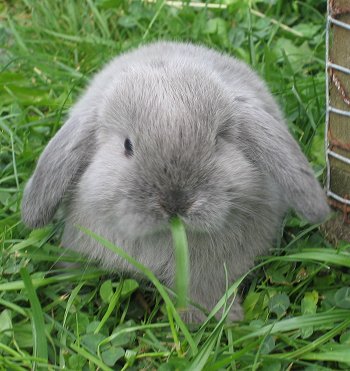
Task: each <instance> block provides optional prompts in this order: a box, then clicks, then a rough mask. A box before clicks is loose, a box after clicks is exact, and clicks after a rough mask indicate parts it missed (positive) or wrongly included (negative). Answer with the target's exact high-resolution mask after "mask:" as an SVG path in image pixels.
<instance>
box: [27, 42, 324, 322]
mask: <svg viewBox="0 0 350 371" xmlns="http://www.w3.org/2000/svg"><path fill="white" fill-rule="evenodd" d="M125 138H130V139H131V141H132V143H133V148H134V155H133V156H131V157H127V156H125V153H124V147H123V146H124V144H123V143H124V140H125ZM63 197H64V198H65V199H66V200H67V202H66V207H65V230H64V234H63V239H62V245H63V246H65V247H67V248H72V249H75V250H78V251H80V252H82V253H83V254H87V255H88V256H90V257H91V258H92V259H97V260H99V261H101V262H102V264H103V265H104V266H106V267H108V268H109V269H112V270H116V271H120V272H125V271H127V272H132V271H133V268H132V267H131V266H129V265H128V264H127V263H126V262H125V261H123V260H122V259H120V258H119V257H118V256H116V255H114V254H112V253H111V252H110V251H109V250H107V249H106V248H104V247H102V246H101V245H99V244H98V243H96V241H95V240H93V239H92V238H90V237H88V236H86V235H84V234H83V233H81V232H80V231H79V230H78V229H77V228H76V225H82V226H84V227H86V228H89V229H91V230H92V231H94V232H96V233H98V234H100V235H101V236H103V237H105V238H107V239H109V240H110V241H112V242H113V243H115V244H116V245H118V246H120V247H122V248H123V249H125V250H126V251H127V252H128V253H129V254H131V255H132V256H133V257H135V258H136V259H138V261H139V262H141V263H142V264H144V265H146V266H148V267H149V268H151V269H152V270H153V271H154V272H155V273H156V274H157V276H158V277H159V278H160V279H161V280H162V281H163V282H164V283H165V284H167V285H169V286H171V285H172V283H173V278H174V257H173V248H172V244H171V236H170V232H169V227H168V219H169V215H171V214H173V213H176V212H177V213H179V214H180V216H181V217H182V219H183V221H184V222H185V223H186V226H187V233H188V239H189V246H190V266H191V272H190V274H191V283H190V296H191V299H192V300H193V301H195V302H198V303H199V304H201V305H202V306H204V307H206V308H207V309H211V308H212V307H213V306H214V304H215V303H216V301H217V300H218V299H219V298H220V297H221V296H222V295H223V293H224V291H225V283H226V282H225V270H224V263H225V264H226V267H227V271H228V278H229V283H231V282H232V281H233V280H235V279H236V278H237V277H238V276H240V275H241V274H243V273H244V272H246V271H247V270H248V269H249V268H250V267H251V266H252V265H253V262H254V259H255V258H256V256H257V255H259V254H261V253H264V252H265V251H266V250H267V249H268V248H269V247H271V246H272V245H273V242H274V239H275V236H276V234H277V231H278V228H279V226H280V224H281V221H282V218H283V216H284V215H285V213H286V211H287V210H288V208H294V209H295V210H296V211H297V212H298V213H299V214H300V215H302V216H304V217H305V218H307V219H308V220H309V221H310V222H319V221H321V220H323V219H324V218H325V217H326V216H327V214H328V211H329V210H328V206H327V203H326V199H325V196H324V194H323V191H322V189H321V187H320V185H319V184H318V182H317V181H316V179H315V177H314V174H313V172H312V169H311V168H310V166H309V164H308V162H307V160H306V158H305V156H304V155H303V154H302V153H301V151H300V149H299V146H298V144H297V143H296V141H295V140H294V139H293V138H292V136H291V135H290V134H289V132H288V130H287V127H286V125H285V122H284V119H283V116H282V114H281V112H280V110H279V108H278V106H277V104H276V103H275V101H274V99H273V97H272V96H271V94H270V93H269V92H268V90H267V88H266V86H265V84H264V83H263V81H262V80H261V79H260V78H259V77H258V76H257V75H256V74H255V73H254V72H253V71H252V70H251V69H250V68H249V67H248V66H247V65H245V64H244V63H242V62H240V61H238V60H236V59H234V58H232V57H229V56H225V55H222V54H219V53H217V52H215V51H213V50H209V49H207V48H204V47H200V46H194V45H191V44H182V43H171V42H159V43H155V44H151V45H147V46H144V47H141V48H139V49H137V50H135V51H132V52H130V53H127V54H124V55H122V56H119V57H117V58H115V59H114V60H112V62H111V63H109V64H108V65H107V66H106V67H105V68H104V69H103V70H102V71H101V72H100V73H99V74H97V75H96V76H95V78H94V79H93V80H92V83H91V84H90V86H89V88H88V89H87V91H86V93H85V95H83V96H82V98H81V99H80V101H79V102H78V103H77V105H76V106H75V107H74V108H73V110H72V112H71V114H70V117H69V119H68V121H67V122H66V124H65V125H64V126H63V127H62V128H61V129H60V130H59V131H58V133H57V134H56V136H55V137H54V138H53V139H52V140H51V141H50V142H49V144H48V146H47V148H46V149H45V151H44V152H43V154H42V155H41V157H40V159H39V162H38V165H37V168H36V170H35V172H34V175H33V176H32V178H31V179H30V181H29V182H28V184H27V186H26V189H25V192H24V197H23V203H22V217H23V221H24V222H25V223H26V224H27V225H28V226H30V227H39V226H42V225H44V224H46V223H48V222H49V221H50V219H51V218H52V217H53V215H54V213H55V211H56V209H57V207H58V206H59V204H60V202H61V201H62V199H63ZM240 317H241V308H240V306H239V304H236V306H235V307H234V308H233V310H232V314H231V318H232V319H237V318H240ZM200 319H202V316H201V315H200V313H199V312H196V311H195V310H193V311H192V310H191V311H190V312H189V313H188V315H187V320H189V321H199V320H200Z"/></svg>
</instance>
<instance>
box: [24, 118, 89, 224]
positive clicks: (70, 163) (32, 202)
mask: <svg viewBox="0 0 350 371" xmlns="http://www.w3.org/2000/svg"><path fill="white" fill-rule="evenodd" d="M81 116H83V115H81ZM90 121H91V120H90ZM95 125H96V124H95V122H87V120H86V118H85V119H83V118H82V117H80V115H79V114H78V112H75V114H74V113H73V115H72V116H71V117H70V118H69V119H68V121H67V122H66V123H65V124H64V125H63V126H62V128H61V129H60V130H59V131H58V132H57V134H56V135H55V136H54V137H53V138H52V139H51V140H50V142H49V144H48V145H47V147H46V148H45V150H44V152H43V153H42V154H41V156H40V158H39V161H38V164H37V166H36V169H35V172H34V174H33V175H32V177H31V178H30V180H29V181H28V183H27V185H26V187H25V190H24V194H23V200H22V210H21V213H22V220H23V222H24V223H25V224H26V225H27V226H28V227H31V228H38V227H41V226H43V225H45V224H47V223H48V222H49V221H50V220H51V219H52V217H53V216H54V214H55V212H56V210H57V208H58V206H59V204H60V202H61V200H62V198H63V195H64V193H65V192H66V190H67V189H68V187H69V186H70V185H72V183H73V182H74V181H76V180H77V178H78V176H79V175H80V174H81V173H82V172H83V170H84V169H85V168H86V166H87V165H88V163H89V162H90V159H91V157H92V155H93V153H94V152H95V143H96V141H95V129H96V127H95Z"/></svg>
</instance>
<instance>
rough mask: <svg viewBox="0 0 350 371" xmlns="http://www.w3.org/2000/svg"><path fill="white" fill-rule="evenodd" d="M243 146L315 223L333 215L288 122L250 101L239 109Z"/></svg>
mask: <svg viewBox="0 0 350 371" xmlns="http://www.w3.org/2000/svg"><path fill="white" fill-rule="evenodd" d="M234 115H235V122H236V123H238V124H239V126H238V127H239V131H240V132H239V134H238V139H239V144H240V145H241V146H242V149H243V151H244V152H245V154H246V156H247V157H248V158H250V159H251V161H253V162H254V163H256V164H257V165H258V166H259V167H260V168H261V169H262V170H263V171H264V172H265V173H266V174H269V175H270V176H271V177H272V178H274V179H275V181H276V183H277V184H278V185H279V186H280V188H281V190H282V191H283V195H284V197H285V199H286V200H287V201H288V203H289V205H290V206H291V207H292V208H293V209H294V210H296V211H297V213H299V214H300V215H302V216H303V217H304V218H306V219H307V220H308V221H310V222H312V223H319V222H321V221H323V220H324V219H325V218H326V217H327V215H328V214H329V211H330V209H329V207H328V205H327V201H326V196H325V193H324V191H323V190H322V188H321V187H320V185H319V183H318V181H317V180H316V178H315V175H314V172H313V170H312V168H311V166H310V165H309V163H308V161H307V159H306V157H305V156H304V155H303V153H302V152H301V150H300V148H299V145H298V143H297V142H296V141H295V140H294V138H293V137H292V135H291V134H290V133H289V132H288V129H287V126H286V125H285V123H284V122H278V121H277V120H276V118H275V117H273V116H272V115H270V114H269V113H267V112H266V111H264V110H263V109H259V108H257V107H255V106H252V105H250V104H248V103H246V102H239V104H237V106H236V109H235V113H234Z"/></svg>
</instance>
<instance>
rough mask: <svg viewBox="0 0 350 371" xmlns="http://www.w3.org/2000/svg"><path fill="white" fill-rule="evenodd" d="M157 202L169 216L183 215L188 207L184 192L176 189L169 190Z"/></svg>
mask: <svg viewBox="0 0 350 371" xmlns="http://www.w3.org/2000/svg"><path fill="white" fill-rule="evenodd" d="M159 203H160V206H161V207H162V208H163V209H164V210H165V211H166V212H167V214H169V216H175V215H183V214H185V213H186V211H187V210H188V208H189V202H188V198H187V196H186V194H185V193H184V192H183V191H181V190H177V189H173V190H170V191H169V192H168V193H167V194H166V196H165V197H164V198H162V199H161V200H160V202H159Z"/></svg>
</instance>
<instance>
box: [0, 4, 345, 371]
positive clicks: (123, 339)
mask: <svg viewBox="0 0 350 371" xmlns="http://www.w3.org/2000/svg"><path fill="white" fill-rule="evenodd" d="M169 3H173V4H169ZM169 3H167V2H166V1H154V2H153V1H131V0H86V1H71V0H62V1H54V0H40V1H35V0H22V1H20V0H16V1H10V0H9V1H3V2H1V3H0V48H1V49H0V133H1V136H0V243H1V249H2V250H1V265H0V271H1V280H0V369H1V370H29V369H34V370H55V369H59V370H61V369H67V370H121V369H123V370H126V369H129V370H136V369H137V370H138V369H144V370H155V369H159V370H162V371H165V370H169V371H170V370H185V369H188V370H201V369H204V370H226V369H228V370H269V371H278V370H308V371H316V370H317V371H318V370H335V369H339V370H349V369H350V287H349V282H350V271H349V268H350V246H349V245H348V244H346V243H339V245H338V246H336V247H335V246H332V245H331V244H330V243H329V242H327V241H326V240H325V239H324V237H323V236H322V234H321V233H320V231H319V228H318V226H314V225H309V224H306V223H305V222H303V221H302V220H300V219H298V218H297V216H295V215H293V214H290V215H288V216H287V218H286V220H285V223H284V230H283V232H282V231H281V234H280V236H278V238H277V246H275V247H272V246H271V250H270V252H269V255H268V256H264V257H261V258H260V259H259V260H258V261H257V262H256V268H255V269H254V270H253V271H252V272H251V274H249V276H248V277H247V278H246V279H245V280H244V281H243V283H242V284H240V282H236V283H233V282H230V283H229V284H230V285H232V286H231V289H230V290H229V291H230V293H232V292H236V288H237V287H238V291H239V292H240V293H241V294H242V296H243V305H244V310H245V319H244V321H242V322H240V323H231V324H230V323H226V322H225V321H224V320H222V321H217V320H215V319H213V318H210V319H209V320H208V321H206V322H205V323H204V324H203V326H201V327H200V328H192V327H191V328H188V327H187V326H186V325H185V324H183V323H182V322H181V320H180V318H179V317H178V315H177V312H176V310H175V309H174V306H173V304H172V303H171V301H170V299H169V296H168V293H167V291H166V290H165V289H164V287H163V286H162V285H160V284H159V282H157V281H156V280H155V279H154V278H152V280H153V284H154V285H149V284H148V283H146V282H137V281H136V280H134V279H130V278H121V277H119V276H117V275H112V274H110V273H108V272H105V271H103V270H101V269H100V268H99V267H98V266H94V264H93V262H91V261H88V260H87V259H85V258H84V257H80V256H76V255H74V254H73V253H67V254H63V252H64V251H63V250H62V249H61V248H60V247H59V236H60V232H61V229H62V226H61V225H60V223H54V224H51V225H49V226H48V227H46V228H43V229H39V230H35V231H30V230H28V229H27V228H25V227H24V225H23V224H22V223H21V221H20V203H21V197H22V191H23V187H24V185H25V183H26V181H27V180H28V179H29V176H30V175H31V172H32V171H33V169H34V166H35V163H36V161H37V159H38V156H39V155H40V153H41V152H42V150H43V148H44V146H45V145H46V144H47V142H48V141H49V139H50V138H51V137H52V136H53V135H54V134H55V132H56V131H57V130H58V128H59V127H60V126H61V125H62V123H63V122H64V118H65V116H66V114H67V112H68V110H69V108H70V107H71V106H72V105H73V104H74V102H75V101H76V100H77V97H78V96H79V95H80V94H81V92H82V91H83V89H84V87H85V86H86V85H87V83H88V81H89V80H90V78H91V76H92V75H93V74H94V73H95V72H96V71H98V70H99V69H100V68H101V67H102V66H103V64H104V63H105V62H107V61H109V60H110V59H111V57H113V56H115V55H117V54H119V53H121V52H124V51H127V50H129V49H131V48H133V47H137V46H138V45H140V44H143V43H147V42H150V41H154V40H158V39H166V40H181V41H192V42H195V43H201V44H205V45H207V46H210V47H213V48H215V49H217V50H220V51H223V52H226V53H229V54H231V55H234V56H236V57H237V58H239V59H242V60H244V61H246V62H247V63H249V64H250V65H251V66H252V67H253V68H254V69H256V70H257V71H258V73H259V74H260V75H261V76H262V77H263V78H264V79H265V80H266V81H267V83H268V85H269V87H270V89H271V91H272V92H273V94H274V95H275V97H276V98H277V100H278V101H279V103H280V105H281V107H282V108H283V111H284V113H285V116H286V118H287V121H288V125H289V128H290V130H291V132H292V133H293V135H294V137H295V138H296V139H297V140H298V141H299V142H300V146H301V147H302V149H303V151H304V153H305V154H306V155H307V156H308V158H309V160H310V162H311V163H312V165H313V167H314V170H315V173H316V174H317V175H318V177H319V179H320V181H323V175H324V167H325V164H324V147H323V140H324V121H325V73H324V60H325V13H326V2H325V1H319V0H305V1H294V0H293V1H287V0H256V1H255V0H251V1H248V0H242V1H238V0H226V1H225V0H223V1H221V3H222V4H224V6H221V7H219V6H216V5H217V4H219V3H220V2H219V1H216V2H215V1H213V2H211V3H208V4H207V6H202V7H198V6H194V5H196V4H197V2H196V3H195V4H194V5H193V4H188V5H183V6H180V5H179V4H180V2H175V4H174V2H169ZM185 3H186V2H185ZM174 5H177V6H174ZM111 248H113V247H111ZM117 252H119V253H122V251H120V250H118V251H117ZM75 261H78V262H79V265H78V267H76V268H74V266H73V267H72V266H70V267H69V268H64V267H63V266H62V265H59V266H57V264H56V263H57V262H75ZM148 274H150V273H149V272H148ZM154 287H156V289H155V288H154ZM224 299H225V298H223V300H222V304H224V305H225V303H224V302H225V301H226V300H224ZM229 302H230V301H229V300H228V301H227V304H229Z"/></svg>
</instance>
